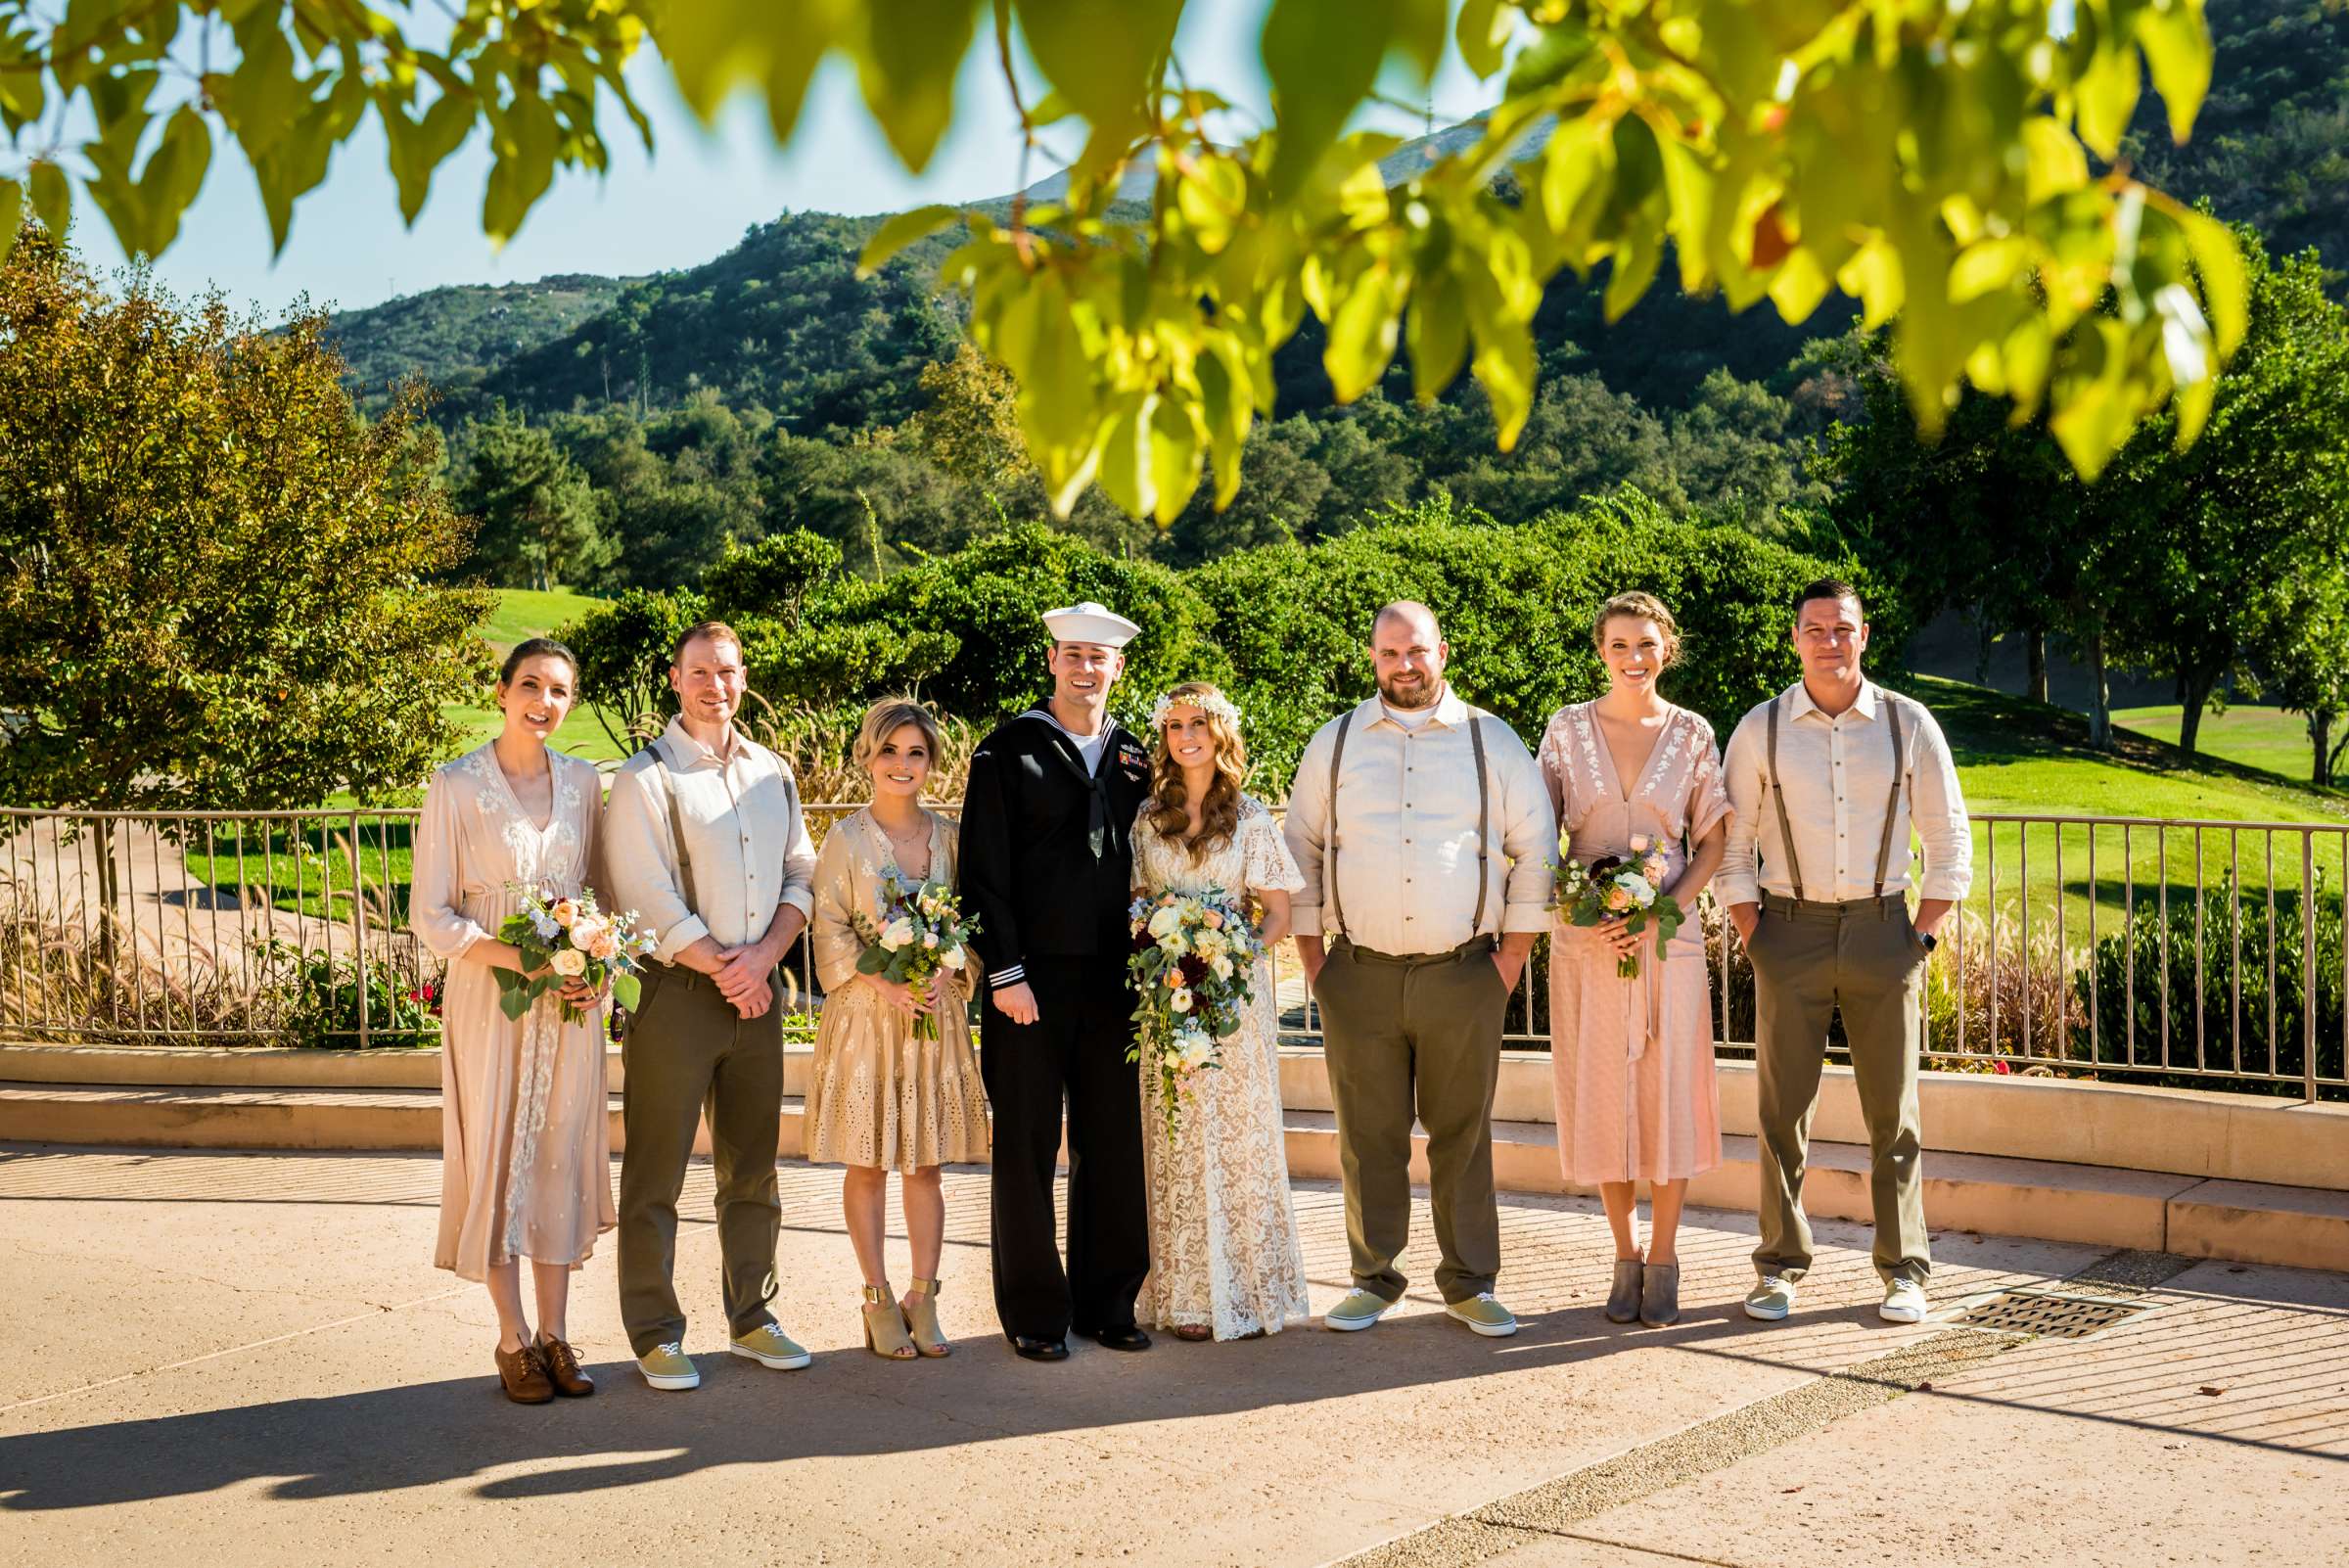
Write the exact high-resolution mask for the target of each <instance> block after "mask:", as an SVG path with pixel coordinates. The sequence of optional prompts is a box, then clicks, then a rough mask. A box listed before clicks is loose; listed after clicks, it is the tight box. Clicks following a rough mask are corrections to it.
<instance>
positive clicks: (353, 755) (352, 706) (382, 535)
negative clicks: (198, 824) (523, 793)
mask: <svg viewBox="0 0 2349 1568" xmlns="http://www.w3.org/2000/svg"><path fill="white" fill-rule="evenodd" d="M323 334H324V322H323V320H322V319H321V318H320V317H317V316H314V315H313V316H306V317H301V318H298V319H297V320H295V321H294V322H292V323H291V324H290V325H289V326H287V327H286V328H285V329H284V330H282V331H280V332H274V333H272V332H267V331H264V330H262V329H261V328H260V327H259V326H258V325H257V324H256V323H252V322H246V321H239V320H236V319H233V318H232V317H231V316H230V315H229V313H228V310H227V307H226V306H225V305H224V304H223V303H222V302H221V301H220V300H218V299H217V298H214V299H211V300H207V301H205V302H204V304H203V305H201V306H200V307H199V308H198V309H197V310H196V311H194V312H193V313H182V312H181V311H179V310H178V309H176V308H175V307H174V306H173V305H172V304H171V302H170V301H169V300H165V299H163V298H162V297H161V296H159V295H157V294H156V293H154V292H153V291H152V290H151V289H149V288H147V287H145V286H144V285H143V284H139V283H134V286H133V287H132V288H131V290H130V291H129V292H128V293H127V294H125V295H123V296H122V297H121V298H119V299H113V298H109V297H108V296H107V295H105V294H104V293H103V292H101V291H100V290H99V289H98V288H97V286H96V285H95V284H94V283H93V282H92V281H91V279H90V278H89V276H88V275H87V274H86V273H85V272H83V271H82V270H81V269H79V268H78V267H76V266H74V265H73V264H71V262H69V260H68V259H67V258H66V257H65V255H64V254H63V252H62V249H61V248H60V247H59V246H58V245H57V244H56V242H54V241H52V240H50V239H48V238H47V237H46V236H44V235H42V234H40V233H39V232H38V231H37V230H34V231H28V232H27V234H26V236H25V237H24V238H23V239H21V240H20V242H19V244H18V246H17V248H16V250H15V251H14V253H13V254H11V255H10V257H9V259H8V261H7V263H6V265H5V266H0V714H6V715H8V722H7V726H6V729H5V732H0V800H6V801H9V802H12V803H14V804H19V805H24V806H75V807H122V808H129V809H145V810H153V809H169V808H171V807H232V808H240V807H241V808H258V807H298V806H310V805H313V804H315V803H316V802H318V801H319V800H321V799H323V798H325V797H326V796H328V795H331V794H333V793H335V792H337V791H339V790H345V789H348V790H352V791H355V792H357V793H358V794H359V795H361V796H362V797H367V796H371V795H376V794H380V793H382V792H384V791H387V790H391V789H400V788H406V787H409V786H412V785H413V784H415V783H416V782H417V781H418V780H419V779H421V778H423V777H424V775H425V774H426V773H427V772H429V771H430V770H431V769H432V766H433V764H434V763H435V762H437V761H439V760H440V759H441V758H443V757H445V756H447V755H448V750H449V747H450V745H451V743H452V742H453V741H454V740H455V739H456V735H457V731H456V729H455V728H454V726H452V725H451V724H450V723H449V722H448V721H447V720H446V719H444V718H443V717H442V715H441V705H442V704H444V703H451V702H460V701H464V700H467V699H469V698H472V697H474V696H475V695H477V694H478V692H479V689H480V685H479V683H480V679H481V676H482V674H483V673H484V671H483V661H484V656H485V653H486V650H485V649H484V646H483V644H482V643H481V641H480V640H479V639H478V638H476V637H475V636H474V635H473V630H472V628H473V627H474V626H475V625H476V624H477V623H479V622H481V621H482V620H483V619H484V617H485V616H486V615H487V614H488V612H489V610H490V609H491V607H492V604H493V600H492V598H491V596H490V595H489V594H487V593H485V592H483V591H480V590H468V589H451V588H442V587H437V586H434V585H432V584H433V582H434V580H435V579H436V578H437V577H438V576H439V575H441V574H443V573H445V572H447V571H449V570H450V569H451V568H453V567H454V566H455V565H456V564H457V562H458V561H459V560H460V559H461V558H462V555H463V553H464V548H465V543H466V532H467V530H466V526H465V524H464V523H463V521H462V520H461V519H459V518H458V517H456V516H455V515H454V514H453V513H452V512H450V510H449V508H448V503H447V499H446V497H445V495H444V494H443V492H442V490H441V487H440V484H439V482H438V478H437V477H436V471H437V469H438V436H437V434H436V433H435V432H434V430H433V428H432V427H431V425H429V424H427V423H425V422H424V421H423V420H422V419H421V418H420V417H419V415H418V411H417V409H416V407H415V405H414V402H413V400H412V398H408V399H402V400H401V401H398V402H395V403H394V404H393V405H392V407H391V409H390V410H388V411H387V412H386V413H385V415H384V416H383V417H382V418H381V419H378V420H377V421H375V422H374V423H372V424H362V423H361V422H360V421H359V420H358V418H357V417H356V415H355V414H354V413H353V412H352V409H351V406H350V400H349V398H348V396H347V395H345V392H344V391H343V388H342V385H341V382H340V377H341V373H342V369H343V366H342V362H341V361H340V360H339V359H337V358H336V357H335V355H334V353H333V351H332V350H331V349H330V348H328V347H327V346H326V345H325V341H324V336H323Z"/></svg>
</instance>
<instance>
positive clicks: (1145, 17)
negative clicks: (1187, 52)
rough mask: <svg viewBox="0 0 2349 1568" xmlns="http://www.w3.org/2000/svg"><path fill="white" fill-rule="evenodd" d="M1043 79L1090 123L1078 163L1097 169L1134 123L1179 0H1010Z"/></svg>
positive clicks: (1140, 120)
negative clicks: (1107, 2) (1115, 0)
mask: <svg viewBox="0 0 2349 1568" xmlns="http://www.w3.org/2000/svg"><path fill="white" fill-rule="evenodd" d="M1014 9H1015V10H1016V11H1017V12H1018V14H1019V19H1020V33H1021V36H1022V37H1024V38H1026V39H1027V41H1028V52H1029V53H1030V54H1031V55H1033V56H1034V57H1035V59H1036V65H1037V67H1038V68H1039V69H1042V71H1043V73H1044V79H1045V80H1046V81H1048V82H1050V83H1051V84H1052V87H1053V90H1054V91H1055V92H1057V93H1058V94H1059V96H1060V97H1061V98H1062V99H1064V100H1065V101H1066V102H1068V103H1070V104H1072V105H1074V106H1076V110H1077V113H1078V114H1080V115H1083V116H1084V118H1085V121H1086V123H1088V124H1089V125H1091V126H1092V128H1093V136H1092V140H1091V141H1090V142H1089V143H1088V144H1087V147H1086V152H1085V156H1084V158H1083V159H1082V160H1081V161H1080V164H1081V166H1082V167H1084V168H1086V169H1088V170H1090V171H1093V172H1098V171H1099V169H1101V168H1103V167H1106V166H1107V163H1108V161H1109V160H1110V158H1111V157H1112V156H1122V155H1123V154H1124V153H1125V151H1126V149H1127V147H1128V145H1130V143H1131V142H1132V141H1133V139H1134V138H1135V136H1137V135H1138V134H1139V133H1140V131H1141V130H1142V128H1143V126H1144V124H1145V121H1146V115H1147V110H1148V103H1147V98H1148V94H1149V91H1150V84H1151V79H1152V76H1153V74H1154V73H1155V72H1156V71H1157V70H1158V69H1159V66H1160V63H1161V62H1162V61H1163V60H1165V58H1166V56H1167V52H1168V51H1169V50H1170V49H1172V48H1173V47H1174V24H1175V23H1176V22H1177V21H1179V20H1180V19H1181V16H1182V0H1118V3H1117V4H1115V5H1104V4H1102V3H1101V0H1016V3H1015V5H1014Z"/></svg>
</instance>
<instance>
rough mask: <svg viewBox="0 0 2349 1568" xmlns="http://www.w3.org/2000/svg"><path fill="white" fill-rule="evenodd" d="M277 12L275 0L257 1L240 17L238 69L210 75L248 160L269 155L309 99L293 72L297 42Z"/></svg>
mask: <svg viewBox="0 0 2349 1568" xmlns="http://www.w3.org/2000/svg"><path fill="white" fill-rule="evenodd" d="M279 15H280V13H279V11H278V8H277V7H276V6H275V5H267V6H256V7H255V8H253V10H252V11H251V12H249V13H248V14H247V15H246V16H245V17H244V18H242V19H241V20H239V21H238V22H237V23H235V26H234V31H235V33H236V38H237V53H238V56H239V59H238V62H237V69H235V70H234V71H232V72H230V73H229V74H227V75H225V76H212V77H210V78H208V82H209V84H210V86H211V92H212V100H213V102H214V103H216V104H218V105H219V106H220V115H221V117H222V118H223V119H225V120H227V121H228V128H229V129H230V130H232V131H234V132H235V133H236V137H237V143H238V145H239V146H241V147H243V148H244V149H245V157H246V159H247V160H248V161H258V160H260V159H262V158H265V157H267V156H268V154H269V151H270V149H272V148H274V147H275V146H276V145H277V143H278V140H279V138H281V137H283V136H284V135H285V134H286V132H287V131H288V130H289V129H290V128H292V126H293V124H294V122H295V120H296V119H298V118H299V116H300V114H301V111H302V109H303V108H304V107H305V106H306V104H307V103H308V101H309V92H308V90H307V88H306V87H305V85H304V84H303V82H302V81H301V80H300V78H299V77H298V76H297V75H295V73H294V46H293V45H292V44H290V43H288V42H287V41H286V35H285V31H284V29H282V28H281V27H280V26H279V25H278V17H279Z"/></svg>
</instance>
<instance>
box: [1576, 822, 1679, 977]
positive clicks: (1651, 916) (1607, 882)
mask: <svg viewBox="0 0 2349 1568" xmlns="http://www.w3.org/2000/svg"><path fill="white" fill-rule="evenodd" d="M1670 869H1671V862H1670V861H1669V860H1667V859H1666V858H1665V857H1664V851H1663V849H1662V848H1661V847H1660V846H1658V845H1656V844H1655V843H1653V842H1652V841H1651V840H1649V839H1648V837H1647V836H1646V835H1645V834H1640V833H1635V834H1633V835H1632V853H1630V854H1628V855H1618V854H1605V855H1601V856H1599V857H1598V858H1597V859H1595V860H1593V861H1591V862H1590V863H1589V865H1587V866H1586V865H1584V864H1583V863H1582V862H1581V861H1579V860H1576V859H1575V858H1573V857H1572V856H1571V855H1563V856H1560V857H1559V860H1558V869H1557V880H1556V884H1555V888H1556V897H1555V898H1554V899H1551V901H1550V905H1549V906H1550V907H1551V908H1552V909H1554V910H1556V911H1557V912H1558V913H1560V914H1562V915H1564V916H1565V917H1566V923H1567V924H1568V925H1574V926H1587V927H1599V926H1606V925H1616V924H1620V925H1621V926H1622V928H1623V929H1624V930H1626V931H1629V932H1632V933H1634V934H1637V933H1639V932H1642V931H1645V930H1647V929H1648V928H1649V927H1650V926H1653V927H1654V928H1655V932H1656V958H1657V961H1658V962H1662V961H1663V957H1664V945H1665V944H1666V943H1668V942H1670V941H1672V939H1673V936H1674V934H1675V933H1677V932H1678V931H1679V930H1680V929H1681V926H1682V925H1683V924H1684V923H1685V922H1686V921H1687V919H1688V916H1687V914H1686V913H1685V912H1684V911H1683V910H1682V909H1681V906H1680V904H1679V903H1678V902H1677V901H1676V900H1675V899H1672V898H1671V897H1669V896H1668V895H1667V894H1666V893H1665V892H1664V877H1665V874H1666V873H1667V872H1668V871H1669V870H1670ZM1615 973H1616V974H1617V975H1619V976H1621V977H1622V978H1623V979H1625V980H1634V979H1636V978H1638V974H1639V954H1638V953H1637V951H1632V952H1627V953H1624V954H1623V955H1622V956H1621V957H1619V958H1617V959H1616V960H1615Z"/></svg>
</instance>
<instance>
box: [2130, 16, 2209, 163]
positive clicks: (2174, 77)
mask: <svg viewBox="0 0 2349 1568" xmlns="http://www.w3.org/2000/svg"><path fill="white" fill-rule="evenodd" d="M2137 42H2138V47H2139V48H2141V49H2142V50H2144V52H2145V65H2146V68H2147V69H2149V70H2150V71H2151V72H2152V75H2153V90H2154V91H2155V92H2157V93H2159V94H2161V102H2162V107H2163V108H2164V109H2166V110H2168V112H2169V118H2170V135H2171V136H2172V137H2173V138H2174V139H2175V140H2176V141H2177V142H2178V144H2179V145H2180V146H2184V145H2185V144H2186V139H2187V138H2188V136H2190V135H2192V134H2193V129H2194V116H2195V115H2196V114H2197V113H2199V112H2200V110H2201V108H2202V98H2203V95H2204V94H2205V93H2207V92H2209V91H2210V30H2209V28H2208V27H2207V26H2205V25H2204V23H2203V20H2202V7H2201V6H2200V5H2198V4H2194V3H2191V0H2157V3H2155V4H2153V5H2149V6H2147V7H2145V8H2144V9H2143V10H2142V11H2140V12H2139V13H2138V16H2137Z"/></svg>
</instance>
